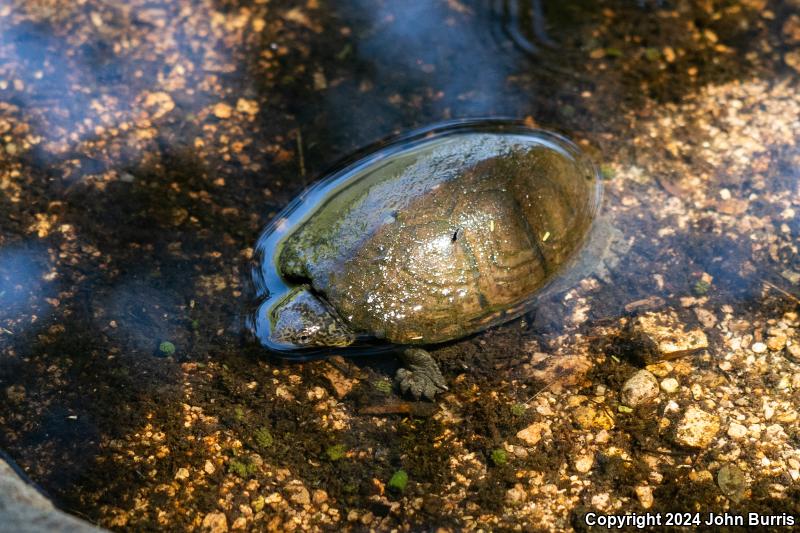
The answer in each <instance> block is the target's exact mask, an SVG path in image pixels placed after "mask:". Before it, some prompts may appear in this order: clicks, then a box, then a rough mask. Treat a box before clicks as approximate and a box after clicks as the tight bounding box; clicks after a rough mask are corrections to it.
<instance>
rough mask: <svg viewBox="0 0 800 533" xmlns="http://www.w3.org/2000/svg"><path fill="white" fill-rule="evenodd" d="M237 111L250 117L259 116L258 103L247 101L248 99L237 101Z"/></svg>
mask: <svg viewBox="0 0 800 533" xmlns="http://www.w3.org/2000/svg"><path fill="white" fill-rule="evenodd" d="M236 111H238V112H240V113H246V114H248V115H257V114H258V102H256V101H255V100H247V99H246V98H239V100H237V101H236Z"/></svg>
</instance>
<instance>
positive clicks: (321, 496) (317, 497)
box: [311, 489, 328, 505]
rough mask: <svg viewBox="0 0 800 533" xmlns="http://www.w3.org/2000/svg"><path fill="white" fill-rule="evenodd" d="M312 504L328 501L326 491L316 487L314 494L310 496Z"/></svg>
mask: <svg viewBox="0 0 800 533" xmlns="http://www.w3.org/2000/svg"><path fill="white" fill-rule="evenodd" d="M311 499H312V501H313V502H314V505H319V504H321V503H325V502H326V501H328V493H327V492H325V491H324V490H322V489H316V490H315V491H314V495H313V496H312V497H311Z"/></svg>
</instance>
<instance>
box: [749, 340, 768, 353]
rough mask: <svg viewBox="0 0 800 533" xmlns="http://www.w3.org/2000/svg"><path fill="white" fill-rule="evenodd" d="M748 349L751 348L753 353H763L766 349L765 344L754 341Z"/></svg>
mask: <svg viewBox="0 0 800 533" xmlns="http://www.w3.org/2000/svg"><path fill="white" fill-rule="evenodd" d="M750 349H751V350H753V353H764V352H766V351H767V345H766V344H764V343H763V342H754V343H753V345H752V346H751V347H750Z"/></svg>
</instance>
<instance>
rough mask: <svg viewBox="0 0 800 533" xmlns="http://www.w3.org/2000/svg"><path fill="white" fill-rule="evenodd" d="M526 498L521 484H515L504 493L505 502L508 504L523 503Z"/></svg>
mask: <svg viewBox="0 0 800 533" xmlns="http://www.w3.org/2000/svg"><path fill="white" fill-rule="evenodd" d="M527 498H528V495H527V494H526V493H525V488H524V487H523V486H522V483H516V484H515V485H514V486H513V487H511V488H510V489H508V491H506V502H507V503H510V504H520V503H523V502H524V501H525V500H526V499H527Z"/></svg>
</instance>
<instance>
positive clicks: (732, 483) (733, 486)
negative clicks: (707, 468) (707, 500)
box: [717, 464, 747, 502]
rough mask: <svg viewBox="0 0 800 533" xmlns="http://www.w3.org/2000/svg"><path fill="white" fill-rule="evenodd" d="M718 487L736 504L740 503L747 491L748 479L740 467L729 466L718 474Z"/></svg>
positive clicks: (724, 467) (721, 469)
mask: <svg viewBox="0 0 800 533" xmlns="http://www.w3.org/2000/svg"><path fill="white" fill-rule="evenodd" d="M717 485H719V488H720V490H721V491H722V493H723V494H724V495H725V496H727V497H728V498H730V499H731V500H732V501H734V502H739V501H741V500H742V499H743V498H744V495H745V491H746V490H747V478H745V476H744V472H742V471H741V470H740V469H739V467H737V466H736V465H733V464H728V465H724V466H723V467H722V468H720V469H719V472H717Z"/></svg>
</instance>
